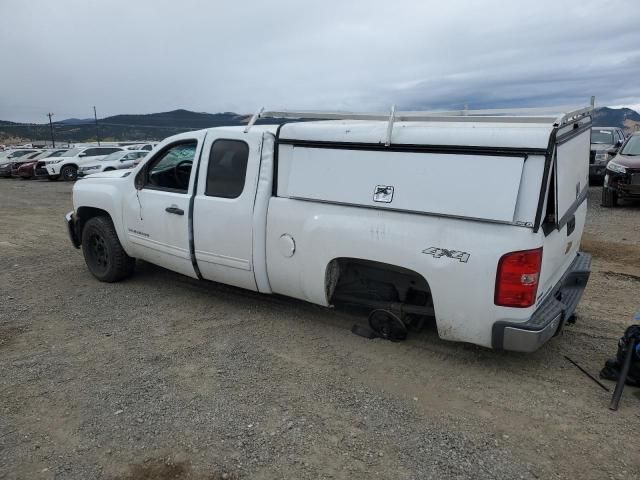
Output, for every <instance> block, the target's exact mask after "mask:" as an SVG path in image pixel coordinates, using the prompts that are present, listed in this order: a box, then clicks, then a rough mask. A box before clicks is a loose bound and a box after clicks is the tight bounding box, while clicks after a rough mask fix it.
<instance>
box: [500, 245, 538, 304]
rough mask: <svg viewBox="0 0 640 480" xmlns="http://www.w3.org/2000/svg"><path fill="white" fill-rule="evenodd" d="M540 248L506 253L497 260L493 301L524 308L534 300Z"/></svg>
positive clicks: (536, 290)
mask: <svg viewBox="0 0 640 480" xmlns="http://www.w3.org/2000/svg"><path fill="white" fill-rule="evenodd" d="M541 263H542V248H536V249H535V250H522V251H519V252H511V253H507V254H505V255H503V256H502V258H500V261H499V262H498V273H497V275H496V292H495V297H494V303H495V304H496V305H500V306H502V307H516V308H526V307H530V306H531V305H533V304H534V303H535V301H536V294H537V292H538V280H539V278H540V265H541Z"/></svg>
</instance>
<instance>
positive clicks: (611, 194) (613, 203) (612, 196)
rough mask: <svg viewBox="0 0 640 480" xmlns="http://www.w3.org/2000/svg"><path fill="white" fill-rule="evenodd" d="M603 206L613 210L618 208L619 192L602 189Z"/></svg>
mask: <svg viewBox="0 0 640 480" xmlns="http://www.w3.org/2000/svg"><path fill="white" fill-rule="evenodd" d="M602 206H603V207H607V208H611V207H617V206H618V192H616V191H615V190H611V189H609V188H607V187H602Z"/></svg>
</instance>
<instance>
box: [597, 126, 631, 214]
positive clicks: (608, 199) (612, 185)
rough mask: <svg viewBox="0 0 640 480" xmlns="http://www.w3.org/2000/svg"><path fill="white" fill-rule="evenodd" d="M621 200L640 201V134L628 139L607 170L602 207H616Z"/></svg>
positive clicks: (603, 186)
mask: <svg viewBox="0 0 640 480" xmlns="http://www.w3.org/2000/svg"><path fill="white" fill-rule="evenodd" d="M619 198H626V199H634V198H635V199H640V132H638V133H634V134H633V135H632V136H630V137H629V138H628V139H627V141H626V142H625V144H624V145H623V146H622V148H620V151H619V152H618V154H617V155H616V156H615V157H613V158H612V159H611V160H610V161H609V163H608V164H607V169H606V170H605V176H604V183H603V185H602V206H603V207H615V206H616V205H617V204H618V199H619Z"/></svg>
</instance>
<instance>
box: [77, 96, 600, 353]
mask: <svg viewBox="0 0 640 480" xmlns="http://www.w3.org/2000/svg"><path fill="white" fill-rule="evenodd" d="M590 111H591V110H590V108H584V109H580V110H577V111H574V112H568V113H561V114H554V115H550V114H547V115H527V116H513V115H506V114H504V113H500V112H498V113H493V114H492V115H491V116H488V115H487V114H486V113H482V114H478V115H477V116H474V115H473V114H470V113H469V112H465V113H464V114H461V115H454V114H442V113H437V114H433V113H420V114H414V113H411V114H401V115H397V114H395V113H394V112H392V115H391V116H390V117H389V118H387V119H385V118H384V117H380V118H379V117H373V118H372V117H371V115H369V116H365V115H362V114H360V115H359V114H353V115H352V116H348V117H347V118H343V117H341V118H340V119H339V120H329V121H309V122H301V123H299V122H293V123H286V124H284V125H282V126H275V125H271V126H270V125H260V126H257V125H249V126H248V127H246V128H243V127H217V128H211V129H207V130H201V131H196V132H188V133H183V134H180V135H176V136H173V137H170V138H168V139H165V140H164V141H163V142H161V143H160V144H159V145H158V146H156V148H155V149H154V151H153V152H151V154H149V155H148V156H147V157H145V159H144V160H143V162H141V164H140V165H138V166H137V167H136V168H135V169H133V170H130V171H114V172H103V173H98V174H94V175H91V176H89V177H87V178H86V179H84V180H82V181H81V182H78V183H77V184H76V185H75V186H74V211H73V212H70V213H69V214H68V215H67V223H68V226H69V232H70V235H71V239H72V242H73V243H74V245H75V246H76V247H81V248H82V250H83V254H84V257H85V261H86V262H87V265H88V267H89V270H90V271H91V273H92V274H93V275H94V276H96V277H97V278H98V279H99V280H102V281H107V282H110V281H117V280H121V279H123V278H126V277H127V276H129V275H130V274H131V273H132V272H133V269H134V265H135V259H142V260H145V261H148V262H150V263H153V264H156V265H160V266H162V267H165V268H167V269H170V270H173V271H175V272H178V273H181V274H184V275H187V276H190V277H193V278H198V279H202V280H210V281H216V282H220V283H225V284H229V285H233V286H236V287H241V288H245V289H248V290H254V291H258V292H261V293H266V294H270V293H277V294H281V295H285V296H290V297H294V298H298V299H302V300H305V301H308V302H312V303H315V304H318V305H322V306H327V307H329V306H335V305H337V306H339V305H343V304H353V305H358V306H361V307H364V308H366V309H369V310H371V311H374V310H384V311H388V312H392V313H393V314H394V315H397V317H398V318H399V319H400V320H401V321H404V320H403V319H405V320H407V321H409V319H410V318H414V317H424V318H427V317H428V318H431V319H434V320H435V322H436V325H437V328H438V333H439V335H440V336H441V337H442V338H444V339H448V340H455V341H464V342H470V343H475V344H478V345H483V346H486V347H493V348H499V349H508V350H518V351H533V350H535V349H537V348H539V347H540V346H541V345H542V344H544V343H545V342H546V341H548V340H549V339H550V338H551V337H552V336H554V335H555V334H557V333H558V332H559V331H560V329H561V328H562V326H563V325H564V324H565V323H566V322H567V321H572V319H573V314H574V311H575V308H576V305H577V303H578V301H579V299H580V296H581V295H582V291H583V290H584V286H585V284H586V281H587V279H588V276H589V265H590V257H589V256H588V255H586V254H583V253H580V252H579V251H578V250H579V244H580V237H581V235H582V231H583V228H584V222H585V218H586V193H587V186H588V174H589V163H588V160H589V145H590V140H589V139H590V126H591V117H590ZM261 115H263V116H265V114H264V113H262V114H261ZM269 115H271V116H272V117H277V118H281V117H282V116H283V115H287V113H286V112H272V113H270V114H269ZM288 115H291V116H292V118H308V117H309V116H310V115H311V116H312V115H314V114H313V113H310V112H300V113H296V114H295V115H298V117H295V116H294V114H288ZM317 115H318V118H327V117H328V118H329V119H332V118H335V116H337V115H343V116H344V114H326V113H325V114H320V113H318V114H317ZM321 115H324V116H321ZM332 115H335V116H332ZM312 118H313V117H312Z"/></svg>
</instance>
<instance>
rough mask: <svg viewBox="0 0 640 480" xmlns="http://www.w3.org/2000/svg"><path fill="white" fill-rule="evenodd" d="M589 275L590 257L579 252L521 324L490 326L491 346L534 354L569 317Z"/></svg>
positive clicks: (501, 322)
mask: <svg viewBox="0 0 640 480" xmlns="http://www.w3.org/2000/svg"><path fill="white" fill-rule="evenodd" d="M590 273H591V255H589V254H587V253H583V252H579V253H578V254H577V256H576V258H575V260H574V261H573V262H572V263H571V266H570V267H569V268H568V269H567V271H566V272H565V274H564V276H563V277H562V279H561V280H560V281H559V282H558V283H557V284H556V286H555V287H554V289H553V291H552V293H551V294H550V295H548V296H547V298H546V299H545V301H544V302H542V304H540V306H539V307H538V308H537V309H536V311H535V312H534V313H533V315H532V316H531V318H530V319H529V320H528V321H526V322H524V323H515V322H505V321H499V322H496V323H494V324H493V332H492V346H493V348H497V349H502V350H512V351H516V352H534V351H536V350H537V349H538V348H540V347H541V346H542V345H544V344H545V343H546V342H547V341H548V340H549V339H550V338H551V337H553V336H554V335H555V334H556V333H558V332H559V331H560V329H561V328H562V327H563V325H564V323H565V322H566V321H567V320H568V319H569V318H571V316H572V315H573V313H574V312H575V310H576V307H577V306H578V302H579V301H580V298H581V297H582V293H583V292H584V289H585V287H586V286H587V281H588V280H589V275H590Z"/></svg>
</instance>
